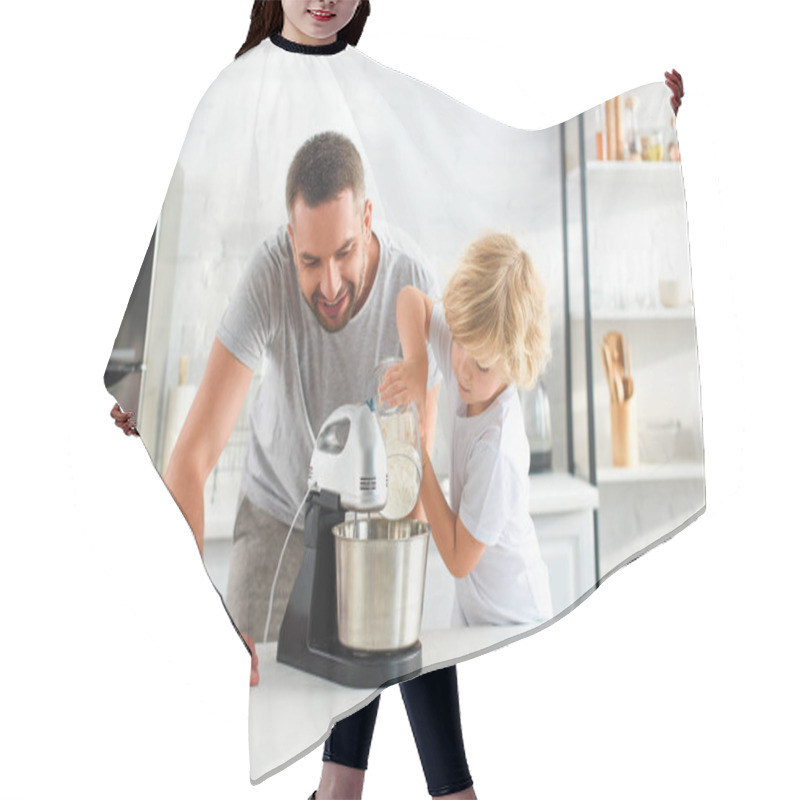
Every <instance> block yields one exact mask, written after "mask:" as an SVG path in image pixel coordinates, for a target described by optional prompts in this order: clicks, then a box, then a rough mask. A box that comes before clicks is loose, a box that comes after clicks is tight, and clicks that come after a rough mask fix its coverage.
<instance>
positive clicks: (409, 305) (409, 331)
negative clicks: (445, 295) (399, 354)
mask: <svg viewBox="0 0 800 800" xmlns="http://www.w3.org/2000/svg"><path fill="white" fill-rule="evenodd" d="M432 311H433V300H431V299H430V297H428V295H426V294H425V292H422V291H420V290H419V289H417V288H416V287H415V286H404V287H403V288H402V289H401V290H400V293H399V294H398V295H397V333H398V335H399V337H400V345H401V347H402V348H403V358H404V359H405V360H406V361H422V360H424V361H425V364H427V363H428V351H427V348H426V347H425V342H426V341H427V339H428V335H429V333H430V327H431V312H432Z"/></svg>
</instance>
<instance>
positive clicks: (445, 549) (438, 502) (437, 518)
mask: <svg viewBox="0 0 800 800" xmlns="http://www.w3.org/2000/svg"><path fill="white" fill-rule="evenodd" d="M422 465H423V466H422V487H421V489H420V497H421V498H422V504H423V506H424V507H425V515H426V516H427V518H428V524H429V525H430V526H431V533H432V534H433V540H434V541H435V542H436V549H437V550H438V551H439V554H440V555H441V557H442V560H443V561H444V563H445V566H446V567H447V569H448V570H449V571H450V574H451V575H453V577H455V578H463V577H465V576H466V575H469V573H470V572H472V570H473V569H475V567H476V566H477V564H478V562H479V561H480V560H481V557H482V556H483V551H484V550H485V549H486V545H485V544H483V543H482V542H479V541H478V540H477V539H476V538H475V537H474V536H473V535H472V534H471V533H470V532H469V531H468V530H467V529H466V528H465V527H464V525H463V523H462V522H461V519H460V518H459V517H458V516H456V514H454V513H453V511H452V509H451V508H450V506H449V505H448V503H447V500H446V499H445V496H444V494H443V493H442V488H441V486H439V481H438V480H437V479H436V473H435V472H434V471H433V464H431V460H430V457H429V456H428V453H427V452H425V450H424V448H423V453H422Z"/></svg>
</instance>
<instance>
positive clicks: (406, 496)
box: [371, 358, 422, 519]
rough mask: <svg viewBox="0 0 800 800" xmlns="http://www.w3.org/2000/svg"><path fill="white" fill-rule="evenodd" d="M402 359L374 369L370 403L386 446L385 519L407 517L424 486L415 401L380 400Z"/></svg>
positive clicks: (393, 359) (382, 364) (386, 361)
mask: <svg viewBox="0 0 800 800" xmlns="http://www.w3.org/2000/svg"><path fill="white" fill-rule="evenodd" d="M402 363H403V359H402V358H387V359H385V360H383V361H381V362H380V363H379V364H378V365H377V366H376V367H375V368H374V369H373V371H372V388H371V391H372V397H371V405H372V408H373V410H374V411H375V414H376V416H377V417H378V423H379V425H380V428H381V433H382V434H383V441H384V444H385V445H386V472H387V483H388V494H387V499H386V505H385V506H384V508H383V509H382V510H381V511H380V515H381V516H382V517H384V518H385V519H404V518H405V517H407V516H408V515H409V514H410V513H411V512H412V511H413V510H414V506H416V504H417V500H418V499H419V491H420V487H421V485H422V446H421V443H420V435H419V415H418V412H417V407H416V405H414V403H410V404H408V405H402V406H393V407H390V406H388V405H386V404H385V403H381V401H380V398H379V397H378V387H379V386H380V385H381V383H382V381H383V376H384V375H385V373H386V370H387V369H389V367H392V366H394V365H396V364H402Z"/></svg>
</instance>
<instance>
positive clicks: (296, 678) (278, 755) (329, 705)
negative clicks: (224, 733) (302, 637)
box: [249, 625, 533, 782]
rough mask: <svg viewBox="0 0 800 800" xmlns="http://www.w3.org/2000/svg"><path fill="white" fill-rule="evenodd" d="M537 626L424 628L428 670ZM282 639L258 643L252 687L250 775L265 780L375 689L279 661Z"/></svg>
mask: <svg viewBox="0 0 800 800" xmlns="http://www.w3.org/2000/svg"><path fill="white" fill-rule="evenodd" d="M532 630H533V628H532V627H531V626H527V625H516V626H503V627H499V626H476V627H472V628H445V629H437V630H427V631H426V630H423V631H422V633H421V634H420V639H421V641H422V669H423V671H425V672H427V671H430V670H431V669H433V668H436V667H442V666H447V665H448V664H451V663H453V662H455V661H456V660H461V659H463V658H465V657H466V656H475V655H479V654H480V653H482V652H485V651H487V650H491V649H494V648H495V647H497V646H498V645H500V644H507V643H508V642H510V641H513V640H514V639H517V638H520V637H521V636H524V635H526V634H528V633H530V632H531V631H532ZM276 651H277V644H276V643H275V642H270V643H269V644H265V643H261V644H258V645H257V646H256V652H257V653H258V660H259V674H260V680H259V684H258V686H255V687H253V688H252V689H251V690H250V714H249V727H250V778H251V780H252V781H253V782H259V781H261V780H263V779H264V778H267V777H269V776H270V775H271V774H273V773H275V772H278V771H279V770H280V769H282V768H283V767H286V766H288V765H289V764H290V763H291V762H293V761H296V760H297V759H298V758H301V757H302V756H304V755H306V753H309V752H310V751H311V750H313V749H315V748H316V747H318V746H319V745H320V744H321V743H322V742H323V741H325V739H326V738H327V736H328V734H329V733H330V729H331V726H332V724H333V722H335V721H336V720H337V719H341V718H342V717H345V716H347V715H348V714H350V713H351V712H353V711H355V710H357V709H358V708H361V707H362V706H365V705H366V704H367V703H369V702H370V700H372V699H373V698H374V697H375V696H377V694H378V693H379V692H378V690H374V689H351V688H349V687H346V686H340V685H339V684H336V683H332V682H331V681H327V680H325V679H323V678H319V677H317V676H315V675H310V674H308V673H306V672H302V671H301V670H298V669H294V668H293V667H289V666H287V665H285V664H279V663H278V662H277V660H276V658H275V655H276Z"/></svg>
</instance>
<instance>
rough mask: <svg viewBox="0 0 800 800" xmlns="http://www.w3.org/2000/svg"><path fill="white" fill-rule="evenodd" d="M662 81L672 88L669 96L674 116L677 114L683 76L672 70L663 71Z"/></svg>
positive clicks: (681, 95) (679, 105)
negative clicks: (663, 79) (664, 79)
mask: <svg viewBox="0 0 800 800" xmlns="http://www.w3.org/2000/svg"><path fill="white" fill-rule="evenodd" d="M664 77H665V78H666V81H664V83H666V84H667V86H669V88H670V89H671V90H672V97H671V98H670V101H669V102H670V105H671V106H672V111H673V113H674V114H675V116H676V117H677V116H678V109H679V108H680V107H681V98H682V97H683V78H682V77H681V74H680V72H678V71H677V70H672V72H665V73H664Z"/></svg>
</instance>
